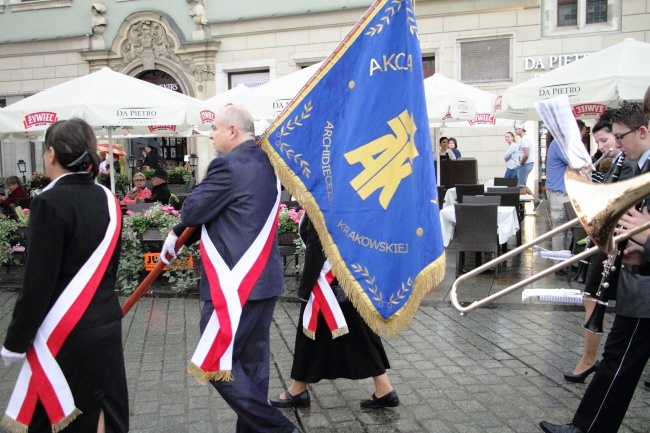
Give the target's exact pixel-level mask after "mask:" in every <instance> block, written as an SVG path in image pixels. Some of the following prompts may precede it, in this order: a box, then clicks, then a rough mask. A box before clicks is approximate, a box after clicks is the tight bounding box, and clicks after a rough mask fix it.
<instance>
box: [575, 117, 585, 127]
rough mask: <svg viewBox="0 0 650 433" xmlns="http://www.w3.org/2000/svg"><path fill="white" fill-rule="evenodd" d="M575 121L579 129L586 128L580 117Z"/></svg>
mask: <svg viewBox="0 0 650 433" xmlns="http://www.w3.org/2000/svg"><path fill="white" fill-rule="evenodd" d="M576 123H577V124H578V128H580V129H582V128H587V125H585V122H583V121H582V120H580V119H576Z"/></svg>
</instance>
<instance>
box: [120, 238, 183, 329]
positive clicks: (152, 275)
mask: <svg viewBox="0 0 650 433" xmlns="http://www.w3.org/2000/svg"><path fill="white" fill-rule="evenodd" d="M194 229H195V228H194V227H187V228H185V230H183V233H181V235H180V236H179V237H178V240H177V241H176V247H175V249H176V251H178V249H179V248H180V247H182V246H183V245H185V242H187V240H188V239H189V237H190V235H191V234H192V233H193V232H194ZM171 259H172V257H171V256H170V255H169V254H167V260H171ZM165 266H167V265H166V264H165V263H164V262H163V261H162V260H159V261H158V263H156V266H155V267H154V268H153V269H152V270H151V272H149V275H147V276H146V278H145V279H144V280H143V281H142V282H141V283H140V285H139V286H138V288H137V289H135V290H134V291H133V293H131V296H129V297H128V298H127V300H126V301H124V304H122V317H124V316H126V314H127V313H128V312H129V310H131V308H133V306H134V305H135V303H136V302H138V299H140V298H141V297H142V295H143V294H144V292H145V291H146V290H147V289H148V288H149V286H151V284H152V283H153V282H154V281H155V280H156V278H158V276H159V275H160V274H161V273H162V271H163V269H165Z"/></svg>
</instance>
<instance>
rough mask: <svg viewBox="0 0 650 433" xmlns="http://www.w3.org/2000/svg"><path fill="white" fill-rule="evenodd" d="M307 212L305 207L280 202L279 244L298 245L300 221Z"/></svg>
mask: <svg viewBox="0 0 650 433" xmlns="http://www.w3.org/2000/svg"><path fill="white" fill-rule="evenodd" d="M303 213H305V211H304V210H303V209H300V210H298V209H296V208H295V207H288V206H287V205H286V204H284V203H281V204H280V212H279V213H278V244H280V245H296V240H297V239H299V237H298V223H299V222H300V217H302V214H303Z"/></svg>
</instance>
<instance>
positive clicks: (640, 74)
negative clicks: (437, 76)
mask: <svg viewBox="0 0 650 433" xmlns="http://www.w3.org/2000/svg"><path fill="white" fill-rule="evenodd" d="M648 84H650V44H647V43H645V42H638V41H635V40H633V39H626V40H624V41H623V42H621V43H618V44H616V45H612V46H611V47H609V48H605V49H603V50H600V51H598V52H596V53H593V54H590V55H588V56H586V57H583V58H581V59H580V60H576V61H575V62H573V63H569V64H568V65H566V66H562V67H561V68H558V69H555V70H553V71H551V72H547V73H545V74H543V75H540V76H539V77H536V78H532V79H530V80H528V81H525V82H523V83H521V84H517V85H516V86H512V87H510V88H509V89H507V90H506V91H505V92H503V93H502V94H501V95H499V96H497V97H496V99H495V103H494V114H495V116H496V117H504V118H509V119H519V120H541V118H540V116H539V114H538V113H537V110H535V108H534V103H535V102H537V101H540V100H543V99H548V98H553V97H555V96H559V95H567V96H568V97H569V102H570V104H571V107H572V109H573V114H574V116H575V117H580V118H582V119H583V120H584V119H592V118H595V117H597V116H599V115H600V114H601V113H602V112H603V111H604V110H605V109H606V108H607V107H617V106H618V103H619V101H623V100H641V99H643V96H644V94H645V91H646V89H647V88H648Z"/></svg>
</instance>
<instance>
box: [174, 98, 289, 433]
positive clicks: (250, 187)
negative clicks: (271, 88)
mask: <svg viewBox="0 0 650 433" xmlns="http://www.w3.org/2000/svg"><path fill="white" fill-rule="evenodd" d="M253 137H254V125H253V119H252V117H251V115H250V114H249V113H248V111H246V110H245V109H244V108H243V107H238V106H227V107H225V108H224V109H222V110H221V111H219V112H218V113H217V115H216V118H215V120H214V123H213V124H212V132H211V133H210V138H211V140H212V141H213V143H214V150H215V151H216V152H217V154H218V155H219V157H218V158H216V159H214V160H213V161H212V162H211V163H210V165H209V167H208V172H207V175H206V177H205V178H204V179H203V181H202V182H201V183H200V184H198V185H197V186H196V188H195V189H194V191H193V192H192V194H190V195H189V196H188V197H187V198H186V199H185V202H184V203H183V207H182V208H181V221H182V222H181V224H179V225H177V226H176V227H174V229H173V230H172V232H171V233H170V234H169V236H168V237H167V240H166V241H165V245H164V247H163V250H162V252H161V257H165V255H166V254H167V253H169V254H171V255H172V256H175V255H176V251H174V245H175V243H176V239H177V236H178V235H179V234H180V233H181V232H182V231H183V230H184V229H185V227H187V226H192V227H196V231H195V232H194V234H193V238H191V239H190V241H189V242H193V241H195V240H197V239H198V237H199V235H200V236H201V245H202V249H201V261H202V264H203V266H202V269H201V287H200V292H201V300H202V301H204V305H203V310H202V313H201V334H202V338H201V342H200V343H199V349H197V352H196V353H195V355H194V356H193V357H192V364H191V365H190V371H191V372H192V373H193V374H195V375H197V377H199V378H203V379H208V380H210V382H211V383H212V385H213V386H214V387H215V388H216V389H217V391H218V392H219V394H221V396H222V397H223V398H224V400H226V402H227V403H228V404H229V405H230V407H231V408H232V409H233V410H234V411H235V412H236V413H237V416H238V418H237V432H239V433H244V432H251V433H252V432H278V433H284V432H287V433H289V432H297V431H298V430H297V429H296V427H295V426H294V425H293V424H292V423H291V421H289V420H288V419H287V418H286V417H285V416H284V415H283V414H282V413H281V412H280V411H279V410H278V409H276V408H274V407H272V406H271V405H269V404H268V401H267V399H266V397H267V395H268V386H269V368H270V326H271V321H272V319H273V310H274V308H275V303H276V301H277V297H278V296H279V295H280V294H282V292H283V290H284V289H283V278H284V275H283V268H282V261H281V257H280V252H279V249H278V245H277V241H276V236H277V235H276V233H275V232H276V228H275V227H276V219H277V216H276V215H277V207H278V204H279V195H280V192H279V182H278V180H277V178H276V176H275V173H274V171H273V167H272V166H271V163H270V161H269V159H268V157H267V155H266V154H265V153H264V152H263V151H262V149H261V148H259V147H258V146H257V144H256V143H255V141H253ZM269 223H270V224H269ZM260 244H263V245H264V247H263V248H262V249H261V252H259V253H258V251H257V250H255V248H257V247H258V246H259V245H260ZM210 251H214V253H212V254H211V253H210ZM251 252H253V254H251ZM247 253H248V254H247ZM249 261H250V262H254V263H252V264H250V263H248V262H249ZM220 266H221V267H220ZM242 269H243V270H244V272H241V271H242ZM240 273H241V274H246V277H247V278H243V277H242V278H243V280H244V281H241V282H236V283H235V284H233V281H234V280H236V279H237V275H238V274H240ZM253 274H255V278H248V277H249V276H250V275H253ZM247 281H248V283H247ZM240 284H241V285H240ZM246 284H250V286H251V287H250V288H249V290H250V291H249V292H248V291H247V290H244V289H243V288H242V287H243V286H245V285H246ZM229 290H230V291H229ZM233 292H234V298H235V300H236V302H234V305H233V304H230V303H229V300H230V299H232V297H229V293H230V294H231V295H232V293H233ZM244 292H246V293H244ZM240 299H241V302H240ZM236 304H239V306H238V305H236ZM215 307H216V309H217V310H216V312H215ZM240 307H241V310H240V311H241V314H240V315H239V316H238V317H237V314H238V311H236V310H238V309H239V308H240ZM226 310H227V311H226ZM223 314H225V315H226V316H227V319H228V320H223V321H222V320H221V319H222V317H223V316H222V315H223ZM237 318H239V321H238V325H235V326H234V327H233V330H232V331H233V333H232V335H234V340H232V342H231V343H230V344H232V346H228V347H229V348H230V349H231V352H229V351H228V350H227V349H224V354H223V356H222V355H221V352H219V353H212V352H210V350H212V347H213V346H212V344H214V346H216V345H218V344H219V341H220V334H219V333H218V331H217V330H215V328H214V326H213V325H214V323H213V322H214V321H215V320H217V321H218V323H219V326H220V328H218V329H220V330H222V329H223V328H226V327H228V325H230V323H233V322H235V321H236V319H237ZM228 330H229V329H228ZM211 333H214V334H215V335H216V337H214V338H213V339H212V338H211V341H210V344H209V345H208V346H209V349H208V348H206V350H205V351H206V352H208V353H210V354H212V355H214V357H220V362H221V363H222V364H219V365H218V368H214V369H210V368H206V367H205V365H206V364H207V363H208V361H206V362H205V363H202V362H199V361H204V360H205V358H211V355H208V356H206V357H202V358H201V360H199V361H197V356H199V355H198V354H199V352H201V350H200V348H201V347H202V344H203V343H204V339H205V338H206V336H210V335H211ZM212 340H213V341H214V343H213V341H212ZM229 353H232V355H231V358H232V359H231V361H232V362H231V364H229V355H228V354H229ZM223 365H226V367H223ZM206 370H208V371H206ZM215 370H216V371H215ZM228 379H232V380H228Z"/></svg>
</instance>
